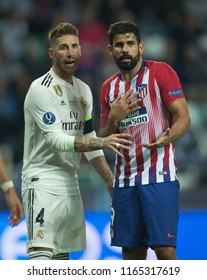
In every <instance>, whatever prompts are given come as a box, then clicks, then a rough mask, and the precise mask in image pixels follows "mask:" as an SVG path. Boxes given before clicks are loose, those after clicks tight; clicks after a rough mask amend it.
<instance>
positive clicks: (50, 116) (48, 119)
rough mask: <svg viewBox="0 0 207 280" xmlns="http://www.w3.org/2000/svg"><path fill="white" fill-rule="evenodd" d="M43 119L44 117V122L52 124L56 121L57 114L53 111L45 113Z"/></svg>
mask: <svg viewBox="0 0 207 280" xmlns="http://www.w3.org/2000/svg"><path fill="white" fill-rule="evenodd" d="M42 119H43V122H44V123H45V124H48V125H51V124H53V123H54V122H55V121H56V117H55V115H54V114H53V113H51V112H47V113H45V114H44V116H43V118H42Z"/></svg>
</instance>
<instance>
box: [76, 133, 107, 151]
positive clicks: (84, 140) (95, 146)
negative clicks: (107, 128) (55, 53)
mask: <svg viewBox="0 0 207 280" xmlns="http://www.w3.org/2000/svg"><path fill="white" fill-rule="evenodd" d="M74 148H75V151H76V152H89V151H95V150H100V149H102V148H103V141H102V139H101V138H100V137H98V138H88V137H77V136H76V137H75V141H74Z"/></svg>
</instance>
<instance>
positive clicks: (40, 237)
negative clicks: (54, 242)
mask: <svg viewBox="0 0 207 280" xmlns="http://www.w3.org/2000/svg"><path fill="white" fill-rule="evenodd" d="M36 238H37V239H43V238H44V233H43V230H41V229H39V230H38V232H37V234H36Z"/></svg>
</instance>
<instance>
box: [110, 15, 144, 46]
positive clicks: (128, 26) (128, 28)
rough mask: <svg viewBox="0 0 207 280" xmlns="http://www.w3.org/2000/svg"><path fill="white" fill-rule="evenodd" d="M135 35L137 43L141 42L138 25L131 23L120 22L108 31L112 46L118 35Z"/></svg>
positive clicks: (112, 25)
mask: <svg viewBox="0 0 207 280" xmlns="http://www.w3.org/2000/svg"><path fill="white" fill-rule="evenodd" d="M126 33H133V34H134V35H135V36H136V39H137V42H138V43H140V42H141V35H140V30H139V28H138V27H137V25H136V24H135V23H133V22H131V21H118V22H116V23H113V24H111V25H110V27H109V30H108V35H109V42H110V44H111V45H112V44H113V40H114V37H115V36H116V35H117V34H126Z"/></svg>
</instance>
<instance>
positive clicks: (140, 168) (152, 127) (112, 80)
mask: <svg viewBox="0 0 207 280" xmlns="http://www.w3.org/2000/svg"><path fill="white" fill-rule="evenodd" d="M108 35H109V44H108V52H109V55H110V56H112V57H113V59H114V61H115V63H116V65H117V66H118V68H119V71H118V72H117V73H115V74H114V75H112V76H111V77H109V78H108V79H107V80H106V81H105V82H104V83H103V85H102V89H101V93H100V104H101V117H100V136H101V137H106V136H108V135H111V134H112V133H120V134H122V133H129V134H130V135H131V137H132V145H131V146H130V149H129V150H125V151H123V150H122V148H120V151H122V152H123V154H124V157H120V156H119V155H117V156H116V160H115V168H114V169H115V170H114V173H115V177H114V186H113V192H112V211H111V213H112V216H111V245H112V246H120V247H122V254H123V259H126V260H127V259H130V260H131V259H146V256H147V249H148V248H152V249H153V250H154V251H155V253H156V256H157V258H158V259H162V260H168V259H172V260H173V259H177V258H178V257H177V254H176V242H177V232H178V218H179V180H178V177H177V167H176V158H175V141H176V140H178V139H179V138H181V137H182V136H183V135H184V134H185V133H186V132H187V131H188V130H189V128H190V116H189V111H188V107H187V102H186V99H185V94H184V92H183V89H182V85H181V82H180V80H179V78H178V75H177V73H176V72H175V70H174V69H173V68H172V67H171V66H170V65H168V64H167V63H165V62H158V61H153V60H145V59H143V58H142V56H143V51H144V43H143V42H142V41H141V37H140V30H139V28H138V27H137V25H136V24H134V23H133V22H129V21H121V22H116V23H114V24H111V26H110V28H109V32H108Z"/></svg>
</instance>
